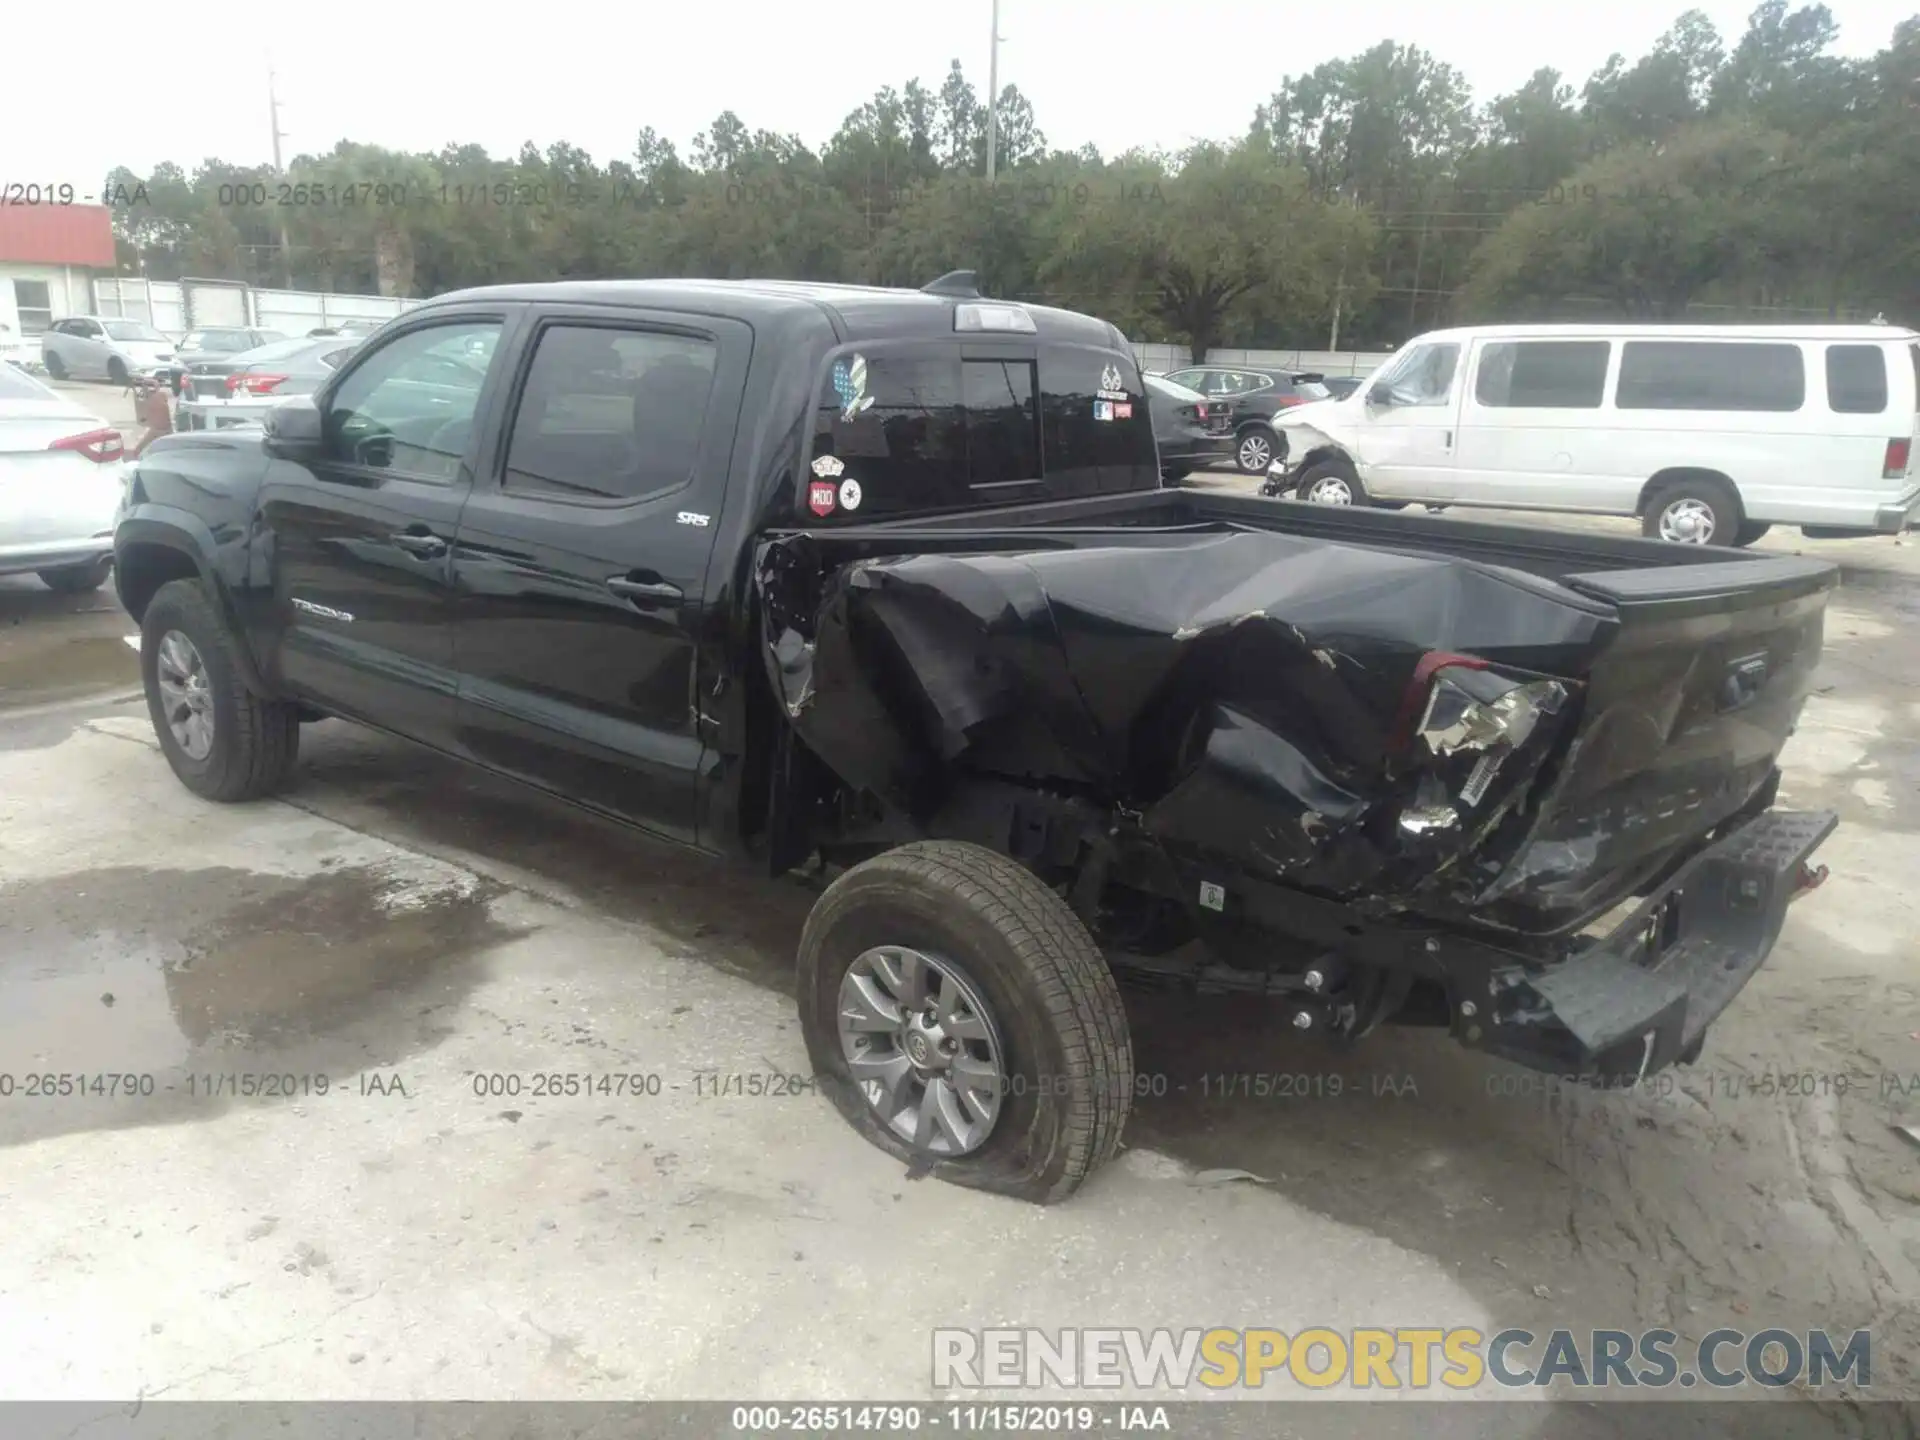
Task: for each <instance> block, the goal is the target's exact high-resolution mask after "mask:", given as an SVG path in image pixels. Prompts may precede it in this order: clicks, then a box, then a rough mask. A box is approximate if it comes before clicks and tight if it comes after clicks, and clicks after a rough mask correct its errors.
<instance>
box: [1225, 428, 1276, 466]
mask: <svg viewBox="0 0 1920 1440" xmlns="http://www.w3.org/2000/svg"><path fill="white" fill-rule="evenodd" d="M1274 449H1275V447H1274V443H1273V431H1272V430H1271V429H1270V428H1268V427H1267V426H1265V425H1247V426H1243V427H1242V428H1241V430H1240V433H1239V434H1237V435H1235V436H1234V437H1233V463H1234V465H1235V466H1236V467H1237V468H1238V469H1239V471H1240V473H1241V474H1242V475H1264V474H1266V473H1267V470H1268V467H1270V466H1271V465H1272V464H1273V456H1274Z"/></svg>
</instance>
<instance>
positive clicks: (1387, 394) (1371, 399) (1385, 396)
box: [1367, 385, 1400, 408]
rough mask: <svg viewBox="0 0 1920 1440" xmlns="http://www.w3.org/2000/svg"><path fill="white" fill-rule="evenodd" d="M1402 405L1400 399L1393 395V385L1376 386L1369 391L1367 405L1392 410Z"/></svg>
mask: <svg viewBox="0 0 1920 1440" xmlns="http://www.w3.org/2000/svg"><path fill="white" fill-rule="evenodd" d="M1399 403H1400V397H1399V396H1398V395H1396V394H1394V393H1393V387H1392V386H1391V385H1376V386H1374V387H1373V388H1372V389H1371V390H1369V391H1367V404H1369V405H1381V406H1386V407H1389V408H1391V407H1392V406H1395V405H1398V404H1399Z"/></svg>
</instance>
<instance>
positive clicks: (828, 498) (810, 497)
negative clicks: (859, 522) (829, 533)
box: [807, 480, 835, 515]
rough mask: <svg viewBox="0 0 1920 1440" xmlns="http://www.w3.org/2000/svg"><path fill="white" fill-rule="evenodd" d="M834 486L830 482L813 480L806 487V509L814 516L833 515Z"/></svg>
mask: <svg viewBox="0 0 1920 1440" xmlns="http://www.w3.org/2000/svg"><path fill="white" fill-rule="evenodd" d="M834 494H835V489H834V484H833V482H832V481H831V480H815V481H812V482H811V483H810V484H808V486H807V508H808V509H809V510H811V511H813V513H814V514H816V515H831V514H832V513H833V501H834Z"/></svg>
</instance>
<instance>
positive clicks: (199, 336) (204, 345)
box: [157, 326, 287, 395]
mask: <svg viewBox="0 0 1920 1440" xmlns="http://www.w3.org/2000/svg"><path fill="white" fill-rule="evenodd" d="M286 338H287V337H286V336H285V335H282V334H281V333H280V332H279V331H278V330H253V329H247V328H244V327H241V326H217V327H215V328H212V329H208V330H189V331H188V332H187V333H186V334H185V335H184V336H182V337H181V339H180V344H179V346H178V347H177V348H176V349H175V350H174V352H173V359H172V361H171V362H169V363H168V364H166V365H164V366H162V367H161V368H160V370H159V371H158V372H157V378H158V379H159V380H160V381H161V383H163V384H164V385H166V386H167V387H168V388H169V389H170V390H172V391H173V393H174V394H176V395H178V394H180V393H181V391H182V389H183V388H184V386H185V384H186V378H187V372H188V371H189V370H190V369H191V368H192V366H193V365H194V364H195V363H196V362H208V361H218V360H222V359H225V358H227V357H230V356H234V355H240V354H243V353H245V352H246V351H248V350H258V349H259V348H260V347H261V346H262V345H272V344H274V343H276V342H278V341H281V340H285V339H286Z"/></svg>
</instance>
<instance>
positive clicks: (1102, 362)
mask: <svg viewBox="0 0 1920 1440" xmlns="http://www.w3.org/2000/svg"><path fill="white" fill-rule="evenodd" d="M1110 370H1111V371H1112V372H1113V373H1114V374H1115V375H1117V376H1119V377H1121V384H1122V386H1124V387H1125V389H1124V391H1114V387H1111V386H1108V385H1106V384H1105V383H1104V381H1105V380H1106V379H1107V378H1108V372H1109V371H1110ZM1102 390H1108V391H1113V393H1125V394H1126V395H1128V397H1129V398H1128V399H1125V400H1121V401H1118V402H1116V401H1113V400H1110V399H1103V398H1101V395H1100V393H1099V392H1101V391H1102ZM814 415H815V419H814V442H813V461H812V468H811V470H810V473H809V474H808V475H807V476H806V477H805V478H806V481H807V484H806V489H805V491H804V495H803V500H804V506H805V509H806V510H807V511H808V512H810V518H819V519H825V518H828V517H830V516H841V515H853V514H855V513H856V512H857V514H858V516H859V518H861V519H869V518H885V517H887V516H890V515H900V514H911V513H915V512H920V511H928V512H931V511H936V510H951V509H961V508H965V507H968V506H981V505H994V504H1012V503H1016V502H1018V501H1021V500H1025V499H1037V498H1042V497H1045V498H1054V499H1057V498H1063V497H1066V496H1071V495H1085V494H1095V493H1099V492H1100V491H1102V490H1108V489H1138V488H1142V487H1143V486H1146V485H1152V484H1154V483H1156V481H1155V479H1154V478H1152V477H1155V476H1157V474H1158V467H1157V462H1156V458H1155V452H1154V448H1153V428H1152V421H1151V419H1150V418H1149V416H1148V414H1147V405H1146V395H1145V392H1144V391H1143V390H1142V389H1141V386H1140V380H1139V376H1138V373H1137V371H1135V370H1134V368H1133V366H1132V364H1131V362H1130V361H1123V359H1122V357H1120V356H1118V355H1115V354H1113V353H1110V352H1102V351H1077V350H1072V349H1068V348H1066V347H1052V346H1041V347H1039V354H1038V357H1037V358H1035V357H1033V356H1031V355H1027V356H1018V357H1009V358H980V357H977V356H963V355H962V353H961V350H960V348H959V347H957V346H942V347H937V348H924V349H921V348H908V347H904V346H902V347H895V348H893V349H890V350H881V351H877V352H872V353H869V352H867V351H851V352H846V351H843V352H842V353H841V354H839V355H837V356H836V357H835V358H834V359H833V361H832V362H831V363H830V365H829V366H828V370H827V374H826V376H825V378H824V379H823V381H822V383H821V387H820V394H819V397H818V400H817V402H816V408H815V411H814ZM1143 476H1145V477H1148V478H1146V479H1143V478H1142V477H1143Z"/></svg>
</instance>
